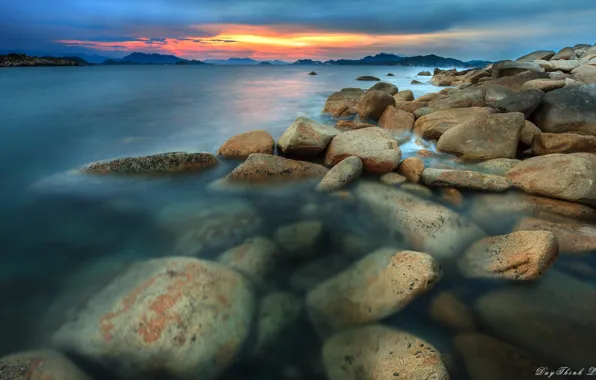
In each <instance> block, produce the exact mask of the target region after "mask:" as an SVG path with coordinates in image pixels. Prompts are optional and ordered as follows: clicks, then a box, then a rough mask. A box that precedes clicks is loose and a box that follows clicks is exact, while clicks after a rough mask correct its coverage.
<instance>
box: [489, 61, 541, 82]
mask: <svg viewBox="0 0 596 380" xmlns="http://www.w3.org/2000/svg"><path fill="white" fill-rule="evenodd" d="M527 70H532V71H536V72H544V69H543V68H542V67H541V66H540V65H538V64H536V63H534V62H519V61H518V62H516V61H500V62H496V63H495V64H493V70H492V77H493V78H494V79H498V78H502V77H508V76H511V75H515V74H519V73H523V72H524V71H527Z"/></svg>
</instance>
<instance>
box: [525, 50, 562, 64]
mask: <svg viewBox="0 0 596 380" xmlns="http://www.w3.org/2000/svg"><path fill="white" fill-rule="evenodd" d="M554 55H555V52H554V51H552V50H537V51H534V52H532V53H529V54H526V55H524V56H521V57H519V58H518V59H516V61H518V62H531V61H536V60H545V61H548V60H549V59H551V58H552V57H553V56H554Z"/></svg>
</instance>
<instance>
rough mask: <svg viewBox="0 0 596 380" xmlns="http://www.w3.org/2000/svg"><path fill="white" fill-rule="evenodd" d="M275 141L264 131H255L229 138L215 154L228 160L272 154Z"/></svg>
mask: <svg viewBox="0 0 596 380" xmlns="http://www.w3.org/2000/svg"><path fill="white" fill-rule="evenodd" d="M274 151H275V140H273V137H271V135H270V134H269V133H267V132H266V131H262V130H256V131H250V132H246V133H241V134H239V135H236V136H233V137H231V138H229V139H228V140H227V141H226V142H225V143H223V145H222V146H221V147H220V148H219V150H218V151H217V154H218V155H220V156H222V157H225V158H230V159H236V160H244V159H246V158H248V156H250V155H251V154H253V153H264V154H273V152H274Z"/></svg>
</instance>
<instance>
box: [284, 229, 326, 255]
mask: <svg viewBox="0 0 596 380" xmlns="http://www.w3.org/2000/svg"><path fill="white" fill-rule="evenodd" d="M323 232H324V231H323V223H322V222H321V221H318V220H308V221H303V222H298V223H294V224H290V225H287V226H282V227H279V228H278V229H277V230H275V234H274V240H275V242H276V243H277V244H278V245H279V246H280V247H281V248H282V249H283V250H284V251H285V252H286V254H287V255H289V256H298V257H300V256H312V255H313V254H315V249H316V247H317V245H318V244H319V243H320V242H321V238H322V237H323Z"/></svg>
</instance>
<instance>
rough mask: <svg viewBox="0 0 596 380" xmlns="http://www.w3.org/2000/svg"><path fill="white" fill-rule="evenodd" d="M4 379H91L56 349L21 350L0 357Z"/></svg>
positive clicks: (1, 376)
mask: <svg viewBox="0 0 596 380" xmlns="http://www.w3.org/2000/svg"><path fill="white" fill-rule="evenodd" d="M0 379H2V380H91V378H90V377H89V376H87V375H85V374H84V373H83V372H82V371H81V370H80V369H79V368H77V367H76V366H75V365H74V364H73V363H72V362H71V361H70V360H69V359H67V358H66V357H65V356H63V355H62V354H60V353H59V352H56V351H50V350H36V351H26V352H19V353H16V354H11V355H8V356H4V357H2V358H0Z"/></svg>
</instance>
